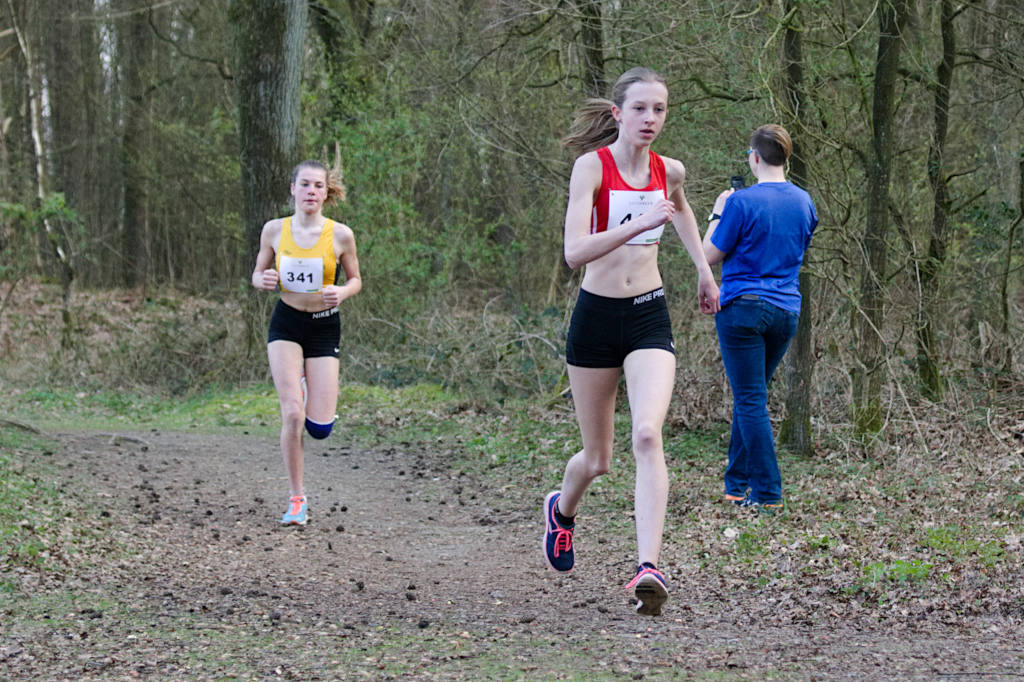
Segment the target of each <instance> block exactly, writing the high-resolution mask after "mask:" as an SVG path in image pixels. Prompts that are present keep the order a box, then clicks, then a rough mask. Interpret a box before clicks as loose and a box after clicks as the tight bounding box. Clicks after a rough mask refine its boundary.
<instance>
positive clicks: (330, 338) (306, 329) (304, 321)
mask: <svg viewBox="0 0 1024 682" xmlns="http://www.w3.org/2000/svg"><path fill="white" fill-rule="evenodd" d="M271 341H291V342H293V343H297V344H299V345H300V346H302V357H304V358H320V357H327V356H330V357H332V358H336V357H338V346H339V343H340V341H341V316H340V315H338V308H337V306H335V307H334V308H328V309H327V310H321V311H319V312H315V313H307V312H304V311H302V310H296V309H295V308H293V307H291V306H290V305H288V304H287V303H285V302H284V301H281V300H278V302H277V305H276V306H275V307H274V312H273V313H271V315H270V331H269V333H268V334H267V343H270V342H271Z"/></svg>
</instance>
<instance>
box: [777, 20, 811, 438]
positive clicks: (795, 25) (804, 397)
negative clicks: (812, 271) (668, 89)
mask: <svg viewBox="0 0 1024 682" xmlns="http://www.w3.org/2000/svg"><path fill="white" fill-rule="evenodd" d="M797 3H798V0H785V2H784V3H783V12H784V13H785V15H786V17H787V19H788V22H787V24H786V32H785V35H784V36H783V61H784V63H785V85H784V88H785V92H784V98H785V99H784V101H785V102H786V104H787V105H788V107H789V115H788V117H787V118H788V119H789V121H788V124H789V127H790V132H791V133H792V138H793V153H792V155H791V156H790V160H789V179H790V180H791V181H792V182H793V184H795V185H798V186H800V187H804V188H806V187H807V180H808V178H807V163H806V162H805V160H804V150H803V145H802V144H801V142H800V141H801V140H802V139H803V138H804V136H803V135H802V134H801V133H802V131H803V130H804V128H805V126H804V123H803V121H804V115H805V114H804V106H803V103H804V54H803V40H802V38H801V36H802V31H803V27H802V26H801V25H800V21H799V19H800V12H799V7H798V4H797ZM805 257H806V256H805ZM812 294H813V280H812V279H811V276H810V275H809V274H807V270H806V268H804V269H803V270H802V271H801V272H800V322H799V324H798V326H797V329H796V337H794V338H793V343H792V344H791V346H790V349H789V352H788V353H786V358H785V361H784V363H783V366H782V370H783V376H784V377H785V381H786V417H785V419H783V420H782V425H781V426H780V427H779V442H780V443H781V444H782V445H783V446H785V448H786V449H787V450H790V451H791V452H793V453H796V454H799V455H803V456H809V455H810V454H811V453H812V450H813V447H812V443H811V379H812V377H813V374H814V350H813V344H812V338H811V318H812V312H813V308H812V305H813V300H812Z"/></svg>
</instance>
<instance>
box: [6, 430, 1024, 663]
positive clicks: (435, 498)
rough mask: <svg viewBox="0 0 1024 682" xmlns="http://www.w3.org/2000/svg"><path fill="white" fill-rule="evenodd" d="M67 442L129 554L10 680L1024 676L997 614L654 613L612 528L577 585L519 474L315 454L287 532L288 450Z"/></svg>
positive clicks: (35, 638) (695, 593)
mask: <svg viewBox="0 0 1024 682" xmlns="http://www.w3.org/2000/svg"><path fill="white" fill-rule="evenodd" d="M60 444H61V447H60V448H59V449H58V450H57V451H56V452H54V453H53V456H52V462H50V463H51V464H53V465H54V466H55V467H56V469H57V470H58V471H59V472H60V475H61V477H63V478H64V481H63V485H64V486H65V488H66V489H69V490H72V489H73V490H75V491H76V497H79V498H80V499H81V500H82V501H83V503H84V505H83V513H87V514H91V515H92V514H95V515H97V516H98V517H99V519H101V521H102V522H103V523H104V524H105V527H106V528H107V529H108V532H109V533H111V535H112V537H114V538H116V539H117V540H118V542H119V543H120V544H121V545H122V547H123V548H124V549H125V550H127V551H126V552H121V553H118V555H117V556H116V557H115V556H110V557H107V556H96V557H94V558H93V559H94V563H93V564H91V565H88V566H83V567H81V568H80V570H78V571H76V576H75V577H74V578H72V579H69V580H67V581H64V582H60V583H41V584H40V585H38V587H37V590H38V594H39V595H43V594H52V595H53V600H54V601H53V607H52V609H50V610H49V611H47V610H46V608H44V607H40V606H39V605H38V604H37V605H36V606H35V607H34V608H35V609H36V611H37V612H38V611H40V610H41V611H42V613H41V614H39V613H37V617H36V624H35V625H24V624H23V625H21V626H20V627H19V628H16V629H15V631H10V630H8V631H7V632H5V633H4V634H3V641H2V644H0V677H4V678H24V679H29V678H41V679H81V678H93V679H95V678H111V679H123V678H129V677H135V676H142V677H149V678H157V679H182V678H202V679H208V678H226V679H250V678H256V679H274V678H287V679H389V678H391V679H394V678H397V677H403V678H409V679H509V678H525V679H583V678H594V679H616V678H622V679H643V678H647V679H652V678H654V679H657V678H679V679H747V678H750V679H763V678H765V677H771V678H776V679H957V680H961V679H986V680H991V679H1011V678H1015V677H1020V676H1021V671H1024V665H1022V664H1024V635H1022V633H1020V632H1016V631H1013V632H1008V631H1006V630H1005V629H1000V628H999V627H997V626H992V627H989V625H988V624H987V622H986V620H985V619H984V618H979V619H977V622H976V623H973V624H972V625H971V626H970V627H964V625H963V624H962V622H960V623H958V624H955V625H947V624H944V623H943V622H941V620H940V619H938V617H936V620H934V621H932V620H925V621H923V622H914V621H909V620H906V619H899V618H892V619H890V620H886V621H884V622H880V621H879V620H878V619H877V617H875V616H874V615H870V614H866V615H864V616H858V615H856V614H853V615H851V614H849V613H845V614H844V615H842V617H840V616H839V615H838V614H836V613H834V612H833V613H831V614H830V610H831V607H830V605H829V602H828V597H827V596H826V595H822V596H821V597H820V610H819V611H818V612H814V613H809V614H805V615H803V616H799V615H794V612H793V611H792V610H791V609H789V607H788V605H787V603H786V598H787V597H786V595H784V594H781V595H774V596H773V595H772V594H771V593H770V592H765V591H755V590H750V591H749V592H747V593H735V592H726V591H725V588H724V587H723V585H722V584H719V583H718V582H717V581H716V579H715V578H714V577H713V576H705V575H700V574H689V575H686V574H683V570H685V568H684V567H676V571H675V573H674V574H673V575H672V576H671V577H672V581H673V594H672V600H671V601H670V602H669V605H668V606H667V607H666V613H665V615H664V616H662V617H660V618H655V619H651V618H640V617H638V616H635V615H634V614H633V613H632V607H631V605H630V603H629V599H628V595H627V594H626V593H625V592H623V591H622V589H621V587H622V584H623V583H624V582H625V581H626V579H628V577H629V574H630V566H631V561H632V552H633V548H632V540H631V538H630V537H624V534H623V533H621V532H617V531H613V530H612V529H610V528H608V527H607V525H606V524H604V523H602V521H603V520H601V519H593V520H592V523H591V525H590V527H589V528H588V529H587V534H586V535H585V536H584V535H582V534H581V536H580V537H579V538H578V544H577V551H578V556H579V561H580V563H579V565H578V568H577V570H576V571H575V572H574V573H572V574H571V575H569V576H556V575H555V574H553V573H552V572H550V571H549V570H547V569H545V568H544V566H543V565H542V560H541V557H540V535H539V533H540V529H541V523H540V518H539V517H540V512H539V508H540V501H541V498H542V496H543V493H544V492H546V491H542V490H523V489H521V488H520V487H519V486H516V485H515V484H514V482H512V481H509V482H508V484H509V485H507V486H506V487H505V489H503V490H502V489H494V488H493V486H492V487H491V488H490V489H482V488H481V486H480V484H479V482H478V481H475V480H473V478H472V477H471V476H468V475H464V474H463V475H460V472H458V471H454V472H453V471H452V470H450V469H449V467H448V464H447V463H445V462H443V461H440V460H439V459H437V458H435V457H433V456H431V455H430V454H428V453H423V452H416V451H415V450H410V449H396V448H393V447H382V448H378V449H373V450H363V451H356V450H349V449H346V448H345V447H344V446H338V445H327V446H326V447H316V446H314V447H312V448H311V450H312V451H311V452H310V453H308V454H307V459H306V464H307V481H308V493H309V496H310V503H311V522H310V524H309V525H308V526H307V527H306V528H303V529H297V528H290V529H282V528H279V527H278V526H277V523H276V522H277V519H278V518H279V516H280V514H281V512H282V511H283V509H284V502H285V499H284V498H285V495H284V493H283V491H285V489H286V485H285V480H284V475H283V467H282V465H281V463H280V461H279V455H278V453H277V448H276V446H275V443H273V442H268V439H266V438H255V437H223V436H211V435H198V434H192V433H180V432H176V433H170V432H139V433H123V434H117V435H112V434H64V435H61V436H60ZM27 579H28V578H26V580H27ZM69 595H72V596H69ZM41 599H43V598H42V596H39V597H38V599H37V601H38V600H41ZM60 599H63V600H64V601H63V602H61V601H60ZM69 599H70V600H71V601H70V602H69V601H68V600H69ZM44 603H45V600H44ZM69 603H70V604H71V606H69ZM812 603H814V602H813V601H812ZM0 613H2V612H0Z"/></svg>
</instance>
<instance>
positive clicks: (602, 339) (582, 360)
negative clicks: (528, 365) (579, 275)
mask: <svg viewBox="0 0 1024 682" xmlns="http://www.w3.org/2000/svg"><path fill="white" fill-rule="evenodd" d="M642 348H660V349H662V350H667V351H668V352H669V353H672V354H673V355H674V354H675V352H676V348H675V344H674V343H673V342H672V322H671V320H669V317H668V305H667V304H666V303H665V290H664V289H663V288H659V289H655V290H654V291H649V292H647V293H646V294H640V295H639V296H633V297H631V298H607V297H605V296H598V295H596V294H592V293H590V292H589V291H584V290H583V289H580V295H579V298H577V299H576V308H575V309H574V310H573V311H572V319H571V320H570V321H569V336H568V338H567V339H566V343H565V361H566V362H567V363H568V364H570V365H574V366H576V367H607V368H612V367H622V363H623V361H624V360H625V359H626V356H627V355H629V354H630V353H632V352H633V351H635V350H640V349H642Z"/></svg>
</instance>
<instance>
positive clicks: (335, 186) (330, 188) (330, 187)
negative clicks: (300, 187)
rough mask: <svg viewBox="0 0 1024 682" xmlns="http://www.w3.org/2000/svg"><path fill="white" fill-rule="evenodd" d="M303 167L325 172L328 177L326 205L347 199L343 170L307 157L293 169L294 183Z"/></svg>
mask: <svg viewBox="0 0 1024 682" xmlns="http://www.w3.org/2000/svg"><path fill="white" fill-rule="evenodd" d="M303 168H313V169H315V170H321V171H323V172H324V177H326V178H327V198H326V199H324V206H332V205H333V204H340V203H341V202H343V201H345V185H344V184H342V178H341V171H340V170H334V169H331V168H328V167H327V166H325V165H324V164H322V163H320V162H319V161H314V160H312V159H307V160H305V161H303V162H302V163H300V164H299V165H297V166H295V168H294V169H292V184H293V185H294V184H295V180H296V179H297V178H298V177H299V171H300V170H302V169H303Z"/></svg>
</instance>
